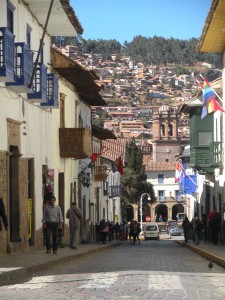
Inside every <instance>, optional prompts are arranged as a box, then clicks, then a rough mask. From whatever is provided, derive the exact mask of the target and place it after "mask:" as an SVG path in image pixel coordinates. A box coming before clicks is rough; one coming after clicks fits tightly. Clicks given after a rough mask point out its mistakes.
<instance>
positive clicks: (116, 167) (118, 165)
mask: <svg viewBox="0 0 225 300" xmlns="http://www.w3.org/2000/svg"><path fill="white" fill-rule="evenodd" d="M112 170H113V172H119V173H120V175H123V161H122V157H121V155H120V156H119V157H118V158H117V159H116V160H115V161H114V162H113V163H112Z"/></svg>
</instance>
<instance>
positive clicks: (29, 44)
mask: <svg viewBox="0 0 225 300" xmlns="http://www.w3.org/2000/svg"><path fill="white" fill-rule="evenodd" d="M31 31H32V28H31V27H30V25H29V24H27V28H26V37H27V46H28V47H29V48H30V49H31Z"/></svg>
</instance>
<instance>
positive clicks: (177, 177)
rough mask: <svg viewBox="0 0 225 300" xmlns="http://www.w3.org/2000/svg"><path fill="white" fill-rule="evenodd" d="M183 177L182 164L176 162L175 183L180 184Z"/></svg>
mask: <svg viewBox="0 0 225 300" xmlns="http://www.w3.org/2000/svg"><path fill="white" fill-rule="evenodd" d="M184 176H185V170H184V168H183V166H182V162H180V161H177V162H176V170H175V183H180V182H181V181H182V179H183V178H184Z"/></svg>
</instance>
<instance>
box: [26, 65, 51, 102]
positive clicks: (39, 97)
mask: <svg viewBox="0 0 225 300" xmlns="http://www.w3.org/2000/svg"><path fill="white" fill-rule="evenodd" d="M32 91H33V93H28V94H27V98H28V99H29V100H31V101H32V102H35V103H45V102H47V67H46V66H45V65H43V64H42V63H38V65H37V69H36V72H35V75H34V80H33V87H32Z"/></svg>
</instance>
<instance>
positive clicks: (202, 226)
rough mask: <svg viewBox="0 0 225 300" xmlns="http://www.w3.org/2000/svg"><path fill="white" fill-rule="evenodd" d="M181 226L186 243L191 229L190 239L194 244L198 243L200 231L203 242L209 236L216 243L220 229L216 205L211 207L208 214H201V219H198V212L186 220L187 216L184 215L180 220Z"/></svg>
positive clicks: (219, 218)
mask: <svg viewBox="0 0 225 300" xmlns="http://www.w3.org/2000/svg"><path fill="white" fill-rule="evenodd" d="M182 227H183V229H184V240H185V243H188V239H189V235H190V231H192V240H193V243H195V244H196V245H198V244H199V243H200V237H201V233H202V232H203V238H204V241H205V242H207V241H208V239H209V237H210V236H211V240H212V242H213V243H214V244H215V245H217V243H218V239H219V232H220V230H221V217H220V214H219V213H218V212H217V209H216V207H213V210H212V211H211V212H210V213H209V214H208V216H207V215H206V214H203V217H202V220H200V219H199V217H198V213H195V214H194V217H193V219H192V220H191V221H189V220H188V217H185V218H184V220H183V222H182Z"/></svg>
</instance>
